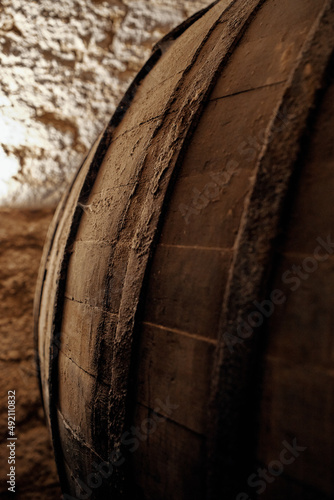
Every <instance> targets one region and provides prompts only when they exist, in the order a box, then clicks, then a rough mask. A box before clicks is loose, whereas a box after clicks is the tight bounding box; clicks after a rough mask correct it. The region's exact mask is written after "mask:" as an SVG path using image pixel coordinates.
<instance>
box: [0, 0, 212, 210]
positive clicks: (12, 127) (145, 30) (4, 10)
mask: <svg viewBox="0 0 334 500" xmlns="http://www.w3.org/2000/svg"><path fill="white" fill-rule="evenodd" d="M210 3H211V1H209V0H182V1H179V0H110V1H104V2H103V1H102V2H101V1H99V0H59V1H57V2H53V1H52V0H38V1H36V0H28V1H23V0H2V1H1V5H0V64H1V82H0V203H1V204H2V205H4V204H6V205H8V204H11V205H13V204H16V205H17V204H29V205H32V204H33V205H47V204H54V203H55V202H56V201H57V200H58V198H59V196H60V194H61V192H62V190H63V189H64V186H65V185H66V182H67V181H68V179H69V178H70V177H71V176H72V174H73V171H74V170H75V169H76V167H77V166H78V165H79V164H80V163H81V161H82V159H83V157H84V156H85V154H86V152H87V151H88V149H89V148H90V146H91V144H92V142H93V140H94V139H95V137H96V136H97V135H98V134H99V132H100V131H101V130H102V129H103V127H104V126H105V125H106V123H107V121H108V120H109V118H110V116H111V114H112V113H113V111H114V109H115V107H116V105H117V103H118V101H119V99H120V97H121V96H122V94H123V93H124V91H125V90H126V88H127V86H128V84H129V82H130V81H131V80H132V78H133V77H134V75H135V74H136V73H137V71H138V70H139V68H140V67H141V65H142V64H143V62H144V61H145V60H146V59H147V57H148V56H149V54H150V51H151V48H152V45H153V44H154V43H155V42H157V41H158V40H159V39H160V38H161V37H162V36H163V35H164V34H166V33H167V32H168V31H170V30H171V29H172V28H173V27H174V26H175V25H177V24H179V23H180V22H182V21H183V20H184V19H185V18H186V17H189V16H190V15H191V14H193V13H194V12H195V11H197V10H199V9H201V8H203V7H205V6H207V5H208V4H210Z"/></svg>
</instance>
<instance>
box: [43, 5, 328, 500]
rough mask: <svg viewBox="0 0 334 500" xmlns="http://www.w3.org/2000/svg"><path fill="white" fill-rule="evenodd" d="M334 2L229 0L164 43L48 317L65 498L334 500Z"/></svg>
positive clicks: (46, 376)
mask: <svg viewBox="0 0 334 500" xmlns="http://www.w3.org/2000/svg"><path fill="white" fill-rule="evenodd" d="M333 49H334V2H333V1H332V0H266V1H263V0H233V1H232V0H221V1H217V2H215V3H213V4H212V5H211V6H210V7H209V8H207V9H205V10H203V11H201V12H199V13H198V14H197V15H195V16H194V17H193V18H191V19H190V20H188V21H187V22H185V23H184V24H182V25H181V26H179V27H178V28H177V29H176V30H174V31H173V32H172V33H171V34H170V35H168V36H167V37H165V38H164V39H163V40H162V41H161V42H160V43H159V44H157V46H156V47H155V48H154V50H153V53H152V57H151V58H150V59H149V61H148V62H147V64H146V65H145V66H144V67H143V69H142V70H141V72H140V73H139V74H138V76H137V78H136V79H135V80H134V82H133V84H132V85H131V86H130V88H129V90H128V92H127V93H126V95H125V96H124V98H123V100H122V102H121V103H120V105H119V107H118V109H117V111H116V113H115V114H114V116H113V118H112V119H111V121H110V123H109V124H108V126H107V127H106V129H105V131H104V132H103V134H102V135H101V137H100V138H99V139H98V141H97V142H96V143H95V145H94V147H93V149H92V151H91V152H90V153H89V155H88V157H87V159H86V160H85V162H84V163H83V165H82V167H81V168H80V170H79V172H78V173H77V176H76V178H75V180H74V181H73V184H72V186H71V187H70V189H69V190H68V192H67V193H66V195H65V196H64V198H63V200H62V202H61V204H60V206H59V208H58V210H57V213H56V215H55V218H54V222H53V224H52V227H51V228H50V232H49V236H48V240H47V243H46V246H45V252H44V258H43V262H42V266H41V271H40V276H39V284H38V291H37V295H36V297H37V298H36V305H35V320H36V322H35V325H36V339H37V340H36V341H37V352H38V363H39V369H40V380H41V388H42V395H43V400H44V407H45V411H46V415H47V420H48V424H49V427H50V430H51V433H52V440H53V446H54V452H55V456H56V461H57V466H58V471H59V476H60V481H61V485H62V488H63V492H64V499H70V498H78V499H85V498H93V499H102V500H104V499H107V498H115V499H117V498H129V499H136V498H138V499H146V500H167V499H168V500H170V499H173V500H190V499H191V500H196V499H207V500H213V499H217V500H218V499H219V500H221V499H223V498H224V499H225V498H226V499H227V500H230V499H237V500H249V499H254V498H257V497H259V496H260V497H261V498H263V499H265V498H268V499H281V498H286V499H303V500H305V499H307V500H325V499H327V500H328V499H330V498H334V475H333V466H334V446H333V445H334V418H333V412H334V392H333V389H334V382H333V381H334V347H333V346H334V341H333V335H332V330H331V328H332V327H333V319H334V317H333V307H332V296H333V291H334V290H333V289H334V281H333V267H334V260H333V253H334V247H333V243H332V242H333V239H332V238H334V236H332V235H331V234H332V233H331V230H332V229H333V221H334V208H333V207H334V205H333V204H332V197H333V192H334V175H333V168H334V146H333V144H334V99H333V97H334V84H333V59H332V55H333Z"/></svg>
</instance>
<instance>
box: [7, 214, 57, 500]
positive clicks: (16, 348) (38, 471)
mask: <svg viewBox="0 0 334 500" xmlns="http://www.w3.org/2000/svg"><path fill="white" fill-rule="evenodd" d="M52 215H53V210H52V209H43V210H33V211H32V210H23V209H20V210H19V209H3V208H2V209H0V273H1V275H0V311H1V314H0V338H1V349H0V380H1V385H0V431H1V432H0V498H1V499H2V500H6V499H13V498H15V499H20V500H30V499H31V500H32V499H34V500H39V499H41V500H59V499H60V498H61V492H60V489H59V485H58V479H57V473H56V466H55V463H54V459H53V453H52V448H51V445H50V437H49V433H48V430H47V428H46V426H45V422H44V414H43V409H42V407H41V402H40V394H39V388H38V382H37V378H36V369H35V363H34V345H33V313H32V309H33V298H34V292H35V283H36V277H37V271H38V267H39V261H40V258H41V254H42V249H43V244H44V239H45V236H46V231H47V228H48V225H49V223H50V221H51V218H52ZM8 391H15V396H16V429H15V436H16V437H17V440H16V442H15V444H16V446H15V448H16V449H15V452H16V464H15V467H16V469H15V473H16V489H15V495H14V494H13V493H12V492H9V491H8V489H7V488H8V486H9V485H8V484H6V481H7V479H8V476H7V474H8V473H9V467H10V465H9V464H8V456H9V453H10V448H9V447H8V446H7V444H8V442H9V441H8V440H7V437H8V428H7V401H8Z"/></svg>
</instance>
